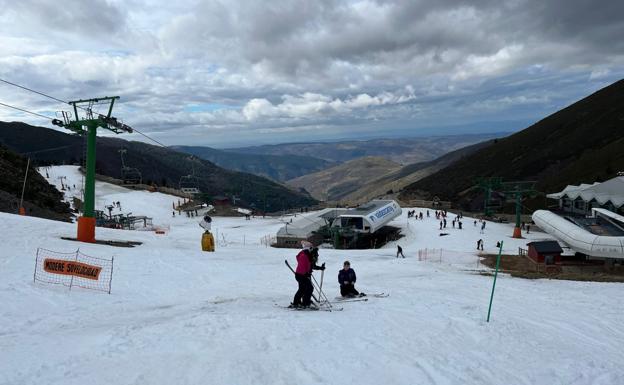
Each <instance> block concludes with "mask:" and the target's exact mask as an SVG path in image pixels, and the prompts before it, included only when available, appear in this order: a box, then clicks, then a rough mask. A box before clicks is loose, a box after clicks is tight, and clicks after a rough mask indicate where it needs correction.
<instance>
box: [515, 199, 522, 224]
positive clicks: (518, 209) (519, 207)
mask: <svg viewBox="0 0 624 385" xmlns="http://www.w3.org/2000/svg"><path fill="white" fill-rule="evenodd" d="M521 197H522V193H521V192H520V191H518V192H516V227H517V228H520V213H521V212H522V199H521Z"/></svg>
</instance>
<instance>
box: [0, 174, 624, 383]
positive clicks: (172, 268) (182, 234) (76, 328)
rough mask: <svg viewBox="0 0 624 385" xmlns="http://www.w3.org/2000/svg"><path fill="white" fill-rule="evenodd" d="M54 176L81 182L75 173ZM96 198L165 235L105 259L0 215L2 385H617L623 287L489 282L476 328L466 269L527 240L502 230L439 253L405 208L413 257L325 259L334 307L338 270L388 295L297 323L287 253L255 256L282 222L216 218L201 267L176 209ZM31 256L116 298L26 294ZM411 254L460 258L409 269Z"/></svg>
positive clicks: (37, 287)
mask: <svg viewBox="0 0 624 385" xmlns="http://www.w3.org/2000/svg"><path fill="white" fill-rule="evenodd" d="M50 172H54V173H55V177H57V176H59V175H61V174H63V175H65V176H67V177H68V180H70V176H69V175H70V174H71V175H73V176H72V177H71V178H72V179H71V180H72V181H73V180H76V177H78V178H79V174H78V173H77V172H73V171H72V168H71V167H66V168H60V167H59V168H57V167H55V168H52V169H51V170H50ZM72 172H73V173H72ZM50 179H51V180H52V179H53V177H52V175H50ZM70 183H71V182H70ZM71 184H72V185H73V183H71ZM76 185H77V186H78V183H76ZM73 190H74V189H73V188H72V193H73ZM96 191H97V192H98V196H97V200H96V201H97V202H96V207H97V208H98V209H99V208H101V207H103V205H105V204H108V203H110V202H112V201H120V202H121V205H122V209H123V210H124V211H126V212H127V211H131V212H132V213H133V214H135V215H143V214H145V215H148V216H153V217H154V222H155V223H156V222H158V223H161V224H167V225H170V226H171V231H170V232H168V233H167V234H166V235H158V234H155V233H153V232H145V231H122V230H112V229H100V228H98V229H97V232H96V236H97V238H99V239H115V240H135V241H141V242H143V245H141V246H138V247H136V248H130V249H126V248H114V247H110V246H103V245H91V244H83V243H76V242H70V241H64V240H61V239H60V237H61V236H75V231H76V227H75V226H76V225H75V224H68V223H61V222H54V221H48V220H43V219H38V218H30V217H20V216H17V215H11V214H5V213H0V240H1V244H2V248H1V249H0V301H1V302H2V304H3V306H2V308H1V310H0V325H1V326H0V384H3V385H4V384H7V385H8V384H11V385H12V384H37V385H42V384H80V385H84V384H89V385H100V384H102V385H104V384H106V385H109V384H167V385H170V384H339V385H346V384H359V385H366V384H371V385H372V384H622V383H624V366H623V362H624V353H623V351H624V350H623V349H622V347H623V346H624V331H623V330H622V325H623V324H624V312H623V311H622V309H623V305H624V296H622V289H623V286H622V284H619V283H593V282H567V281H555V280H552V281H551V280H524V279H518V278H511V277H509V276H506V275H501V276H499V280H498V282H497V291H496V296H495V298H494V306H493V310H492V320H491V322H490V323H489V324H487V323H486V322H485V317H486V314H487V305H488V300H489V295H490V289H491V285H492V278H491V277H487V276H482V275H479V274H476V273H475V269H477V265H476V264H474V263H473V262H474V261H476V257H475V259H474V260H473V259H472V258H470V257H468V258H466V255H470V253H473V251H474V250H473V249H474V248H475V247H476V241H477V239H479V238H483V239H484V240H485V246H486V251H491V252H494V251H495V246H496V241H498V240H504V242H505V251H506V252H509V253H514V252H516V250H517V247H518V246H524V244H525V243H526V242H527V241H528V240H514V239H511V238H510V237H509V236H510V235H511V232H512V229H511V225H507V224H494V223H488V225H487V227H486V230H485V234H484V235H481V234H479V229H478V228H477V227H473V225H472V223H471V220H470V219H468V218H466V219H465V220H464V229H463V230H461V231H460V230H454V229H452V228H447V232H448V233H449V235H448V236H444V237H440V236H439V231H438V227H439V224H438V222H437V221H436V220H435V219H434V218H433V217H432V218H425V219H424V220H423V221H419V220H415V219H409V220H408V219H407V211H408V210H410V209H411V208H406V209H405V210H403V215H402V216H401V217H400V218H398V219H396V220H395V221H394V222H393V225H396V226H400V227H402V228H403V232H404V233H405V234H406V238H403V239H401V240H400V241H399V244H400V245H401V246H402V247H403V250H404V253H405V254H406V256H407V258H405V259H396V258H395V252H396V244H390V245H388V246H386V247H385V248H382V249H377V250H357V251H355V250H352V251H341V250H331V249H323V250H321V252H320V262H326V264H327V266H328V269H327V271H326V274H325V283H324V288H325V290H326V291H327V294H328V297H329V298H334V297H335V296H336V295H337V294H338V283H337V281H336V275H337V272H338V269H339V268H340V267H341V266H342V262H343V261H344V260H345V259H349V260H350V261H351V265H352V267H353V268H354V269H355V270H356V272H357V275H358V283H357V285H356V287H357V288H358V289H360V290H362V291H364V292H369V293H375V292H387V293H390V294H391V295H390V297H388V298H371V299H370V300H369V301H368V302H354V303H344V304H341V305H340V306H343V307H344V310H343V311H341V312H333V313H329V312H294V311H288V310H283V309H281V308H278V307H276V306H275V304H280V305H287V304H288V303H289V302H290V301H291V300H292V296H293V294H294V292H295V291H296V282H295V280H294V278H293V277H292V276H291V273H290V272H289V271H288V270H287V268H286V267H285V266H284V259H285V258H288V259H289V260H290V261H291V262H294V260H295V255H296V252H297V251H296V250H292V249H273V248H267V247H265V246H263V245H262V244H261V242H260V239H261V238H262V237H263V236H265V235H267V234H275V233H276V232H277V230H278V229H279V227H280V226H282V222H281V220H283V218H282V219H280V218H269V217H267V218H266V219H262V218H254V219H252V220H251V221H246V220H245V219H244V218H241V217H231V218H224V217H216V218H214V222H213V230H214V232H215V234H216V233H217V232H218V233H219V238H220V242H219V245H218V246H217V250H216V252H215V253H203V252H202V251H201V248H200V237H201V233H202V230H201V228H200V227H199V226H198V224H197V222H198V220H199V218H186V217H179V216H176V217H175V218H173V217H171V204H172V202H174V201H176V202H177V198H176V197H172V196H167V195H165V194H158V193H149V192H143V191H140V192H135V191H128V190H125V189H123V188H120V187H118V186H112V185H108V184H106V183H100V182H98V183H97V186H96ZM416 210H417V212H418V211H420V209H416ZM452 217H453V216H451V219H452ZM448 227H450V220H449V223H448ZM543 236H544V234H540V233H536V234H530V237H531V238H530V239H540V238H542V237H543ZM37 247H45V248H47V249H51V250H55V251H68V252H69V251H74V250H76V248H78V247H80V250H81V251H82V252H84V253H86V254H88V255H93V256H103V257H110V256H114V257H115V271H114V276H113V285H112V287H113V288H112V294H110V295H108V294H105V293H99V292H92V291H88V290H81V289H72V290H71V291H69V290H68V289H67V288H65V287H51V286H46V285H43V284H34V283H33V282H32V277H33V267H34V259H35V253H36V250H37ZM420 248H444V249H447V250H454V251H456V252H458V253H459V254H461V255H462V257H461V258H458V261H457V263H452V261H449V259H446V258H445V259H444V260H443V262H442V263H438V262H435V261H433V260H431V261H419V260H418V258H417V250H418V249H420ZM459 254H458V255H459ZM479 268H480V269H483V267H479ZM315 274H316V276H317V278H320V275H319V274H318V273H315Z"/></svg>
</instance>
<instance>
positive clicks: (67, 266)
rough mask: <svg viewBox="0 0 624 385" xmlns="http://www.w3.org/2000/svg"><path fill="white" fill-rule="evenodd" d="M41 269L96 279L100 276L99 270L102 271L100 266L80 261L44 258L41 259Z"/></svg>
mask: <svg viewBox="0 0 624 385" xmlns="http://www.w3.org/2000/svg"><path fill="white" fill-rule="evenodd" d="M43 270H45V271H47V272H48V273H53V274H63V275H75V276H76V277H80V278H87V279H93V280H95V281H97V280H98V278H99V277H100V271H102V268H101V267H99V266H93V265H87V264H86V263H82V262H74V261H64V260H62V259H50V258H46V259H44V260H43Z"/></svg>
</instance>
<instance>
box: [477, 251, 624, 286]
mask: <svg viewBox="0 0 624 385" xmlns="http://www.w3.org/2000/svg"><path fill="white" fill-rule="evenodd" d="M481 263H482V264H484V265H485V266H487V267H489V268H491V269H495V268H496V254H485V255H481ZM499 271H501V272H503V273H507V274H509V275H511V276H512V277H518V278H526V279H543V278H548V279H561V280H567V281H592V282H624V266H612V267H608V268H607V267H606V266H604V265H602V264H586V265H585V264H584V265H581V264H574V265H565V264H563V265H552V266H545V265H543V264H540V265H539V266H538V265H536V264H535V263H534V262H532V261H531V260H529V259H528V258H527V257H524V256H518V255H502V256H501V262H500V266H499ZM479 274H482V275H492V274H493V271H482V272H480V273H479Z"/></svg>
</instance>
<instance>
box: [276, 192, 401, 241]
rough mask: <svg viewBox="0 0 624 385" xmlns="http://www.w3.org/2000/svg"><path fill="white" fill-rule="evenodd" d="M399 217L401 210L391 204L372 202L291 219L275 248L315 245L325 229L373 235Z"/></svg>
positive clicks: (390, 202)
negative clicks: (307, 242)
mask: <svg viewBox="0 0 624 385" xmlns="http://www.w3.org/2000/svg"><path fill="white" fill-rule="evenodd" d="M399 215H401V207H400V206H399V204H398V203H396V202H395V201H393V200H373V201H371V202H369V203H366V204H364V205H361V206H359V207H356V208H353V209H343V208H327V209H324V210H321V211H317V212H315V213H310V214H308V215H301V216H298V217H296V218H292V222H287V223H286V224H285V225H284V226H283V227H282V228H280V229H279V231H278V232H277V244H276V246H278V247H293V248H298V247H300V245H301V241H304V240H305V241H310V242H312V243H314V244H318V243H320V242H321V241H322V240H323V238H322V236H321V235H318V234H316V232H317V231H318V230H319V229H320V228H321V227H323V226H328V225H330V226H332V227H339V228H343V229H350V230H352V231H354V232H358V233H367V234H372V233H375V232H376V231H378V230H379V229H381V228H382V227H384V226H386V225H387V224H388V223H390V222H391V221H392V220H394V219H395V218H396V217H398V216H399Z"/></svg>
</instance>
